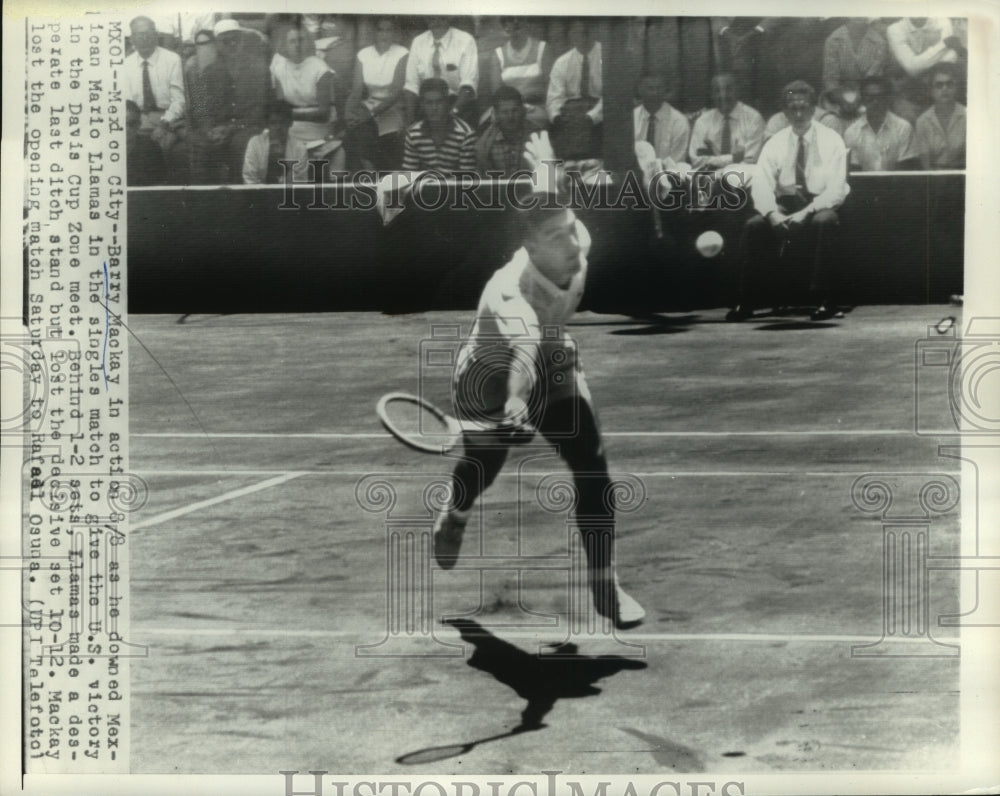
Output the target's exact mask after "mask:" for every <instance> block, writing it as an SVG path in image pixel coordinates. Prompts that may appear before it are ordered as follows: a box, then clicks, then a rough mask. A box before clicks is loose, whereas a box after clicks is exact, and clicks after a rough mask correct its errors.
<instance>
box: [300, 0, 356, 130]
mask: <svg viewBox="0 0 1000 796" xmlns="http://www.w3.org/2000/svg"><path fill="white" fill-rule="evenodd" d="M304 16H305V17H308V16H309V15H304ZM316 16H317V17H318V20H317V22H318V27H317V29H316V31H315V33H314V34H312V39H313V40H314V47H315V55H316V57H318V58H319V59H320V60H322V61H325V62H326V65H327V66H329V67H330V69H331V70H332V71H333V93H334V96H335V97H336V101H337V114H338V115H343V114H344V112H345V111H346V105H347V97H348V96H349V95H350V93H351V87H352V86H353V85H354V67H355V64H356V63H357V50H356V49H355V46H354V42H355V38H356V35H357V31H356V25H355V21H354V17H353V16H347V15H341V14H325V15H316Z"/></svg>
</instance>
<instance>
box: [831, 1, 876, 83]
mask: <svg viewBox="0 0 1000 796" xmlns="http://www.w3.org/2000/svg"><path fill="white" fill-rule="evenodd" d="M870 23H871V20H869V19H867V18H865V17H854V18H852V19H849V20H847V22H846V23H845V24H844V25H841V26H840V27H839V28H837V29H836V30H835V31H834V32H833V33H831V34H830V35H829V36H828V37H827V40H826V43H825V44H824V45H823V88H824V89H825V90H827V91H829V90H831V89H836V88H838V87H839V86H841V85H843V84H844V83H853V84H858V83H860V82H861V80H863V79H864V78H866V77H871V76H874V75H881V74H883V73H884V72H885V63H886V60H887V59H888V57H889V45H888V44H886V41H885V37H884V36H883V35H882V33H881V32H880V31H879V30H878V28H875V27H873V26H872V25H871V24H870Z"/></svg>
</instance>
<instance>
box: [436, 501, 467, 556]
mask: <svg viewBox="0 0 1000 796" xmlns="http://www.w3.org/2000/svg"><path fill="white" fill-rule="evenodd" d="M468 521H469V515H468V513H467V512H457V511H455V510H453V509H452V510H450V511H449V510H447V509H446V510H444V511H442V512H441V513H440V514H438V518H437V520H436V521H435V522H434V559H435V560H436V561H437V563H438V566H439V567H441V569H452V568H453V567H454V566H455V562H456V561H457V560H458V551H459V550H461V549H462V535H463V534H464V533H465V526H466V523H468Z"/></svg>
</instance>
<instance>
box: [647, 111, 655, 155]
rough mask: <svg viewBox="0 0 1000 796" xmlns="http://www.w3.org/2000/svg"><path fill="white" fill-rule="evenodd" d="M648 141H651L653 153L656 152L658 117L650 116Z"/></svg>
mask: <svg viewBox="0 0 1000 796" xmlns="http://www.w3.org/2000/svg"><path fill="white" fill-rule="evenodd" d="M646 140H647V141H649V143H650V145H651V146H652V147H653V151H654V152H655V151H656V115H655V114H652V113H651V114H649V126H648V127H647V128H646Z"/></svg>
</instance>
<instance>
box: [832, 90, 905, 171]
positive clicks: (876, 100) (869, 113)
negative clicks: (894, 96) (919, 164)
mask: <svg viewBox="0 0 1000 796" xmlns="http://www.w3.org/2000/svg"><path fill="white" fill-rule="evenodd" d="M889 96H890V84H889V81H888V80H887V79H886V78H884V77H867V78H865V79H864V81H863V82H862V83H861V101H862V103H864V106H865V112H864V115H862V116H861V118H860V119H858V120H857V121H855V122H854V123H853V124H852V125H851V126H850V127H848V128H847V131H846V132H845V133H844V143H845V144H847V146H848V147H849V148H850V150H851V164H852V165H854V166H857V167H858V168H859V169H860V170H861V171H896V170H899V169H909V168H912V167H913V166H915V165H916V159H917V150H916V147H915V143H914V140H913V127H911V126H910V123H909V122H907V121H906V120H905V119H900V118H899V117H898V116H897V115H896V114H894V113H893V112H892V111H890V110H889Z"/></svg>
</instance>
